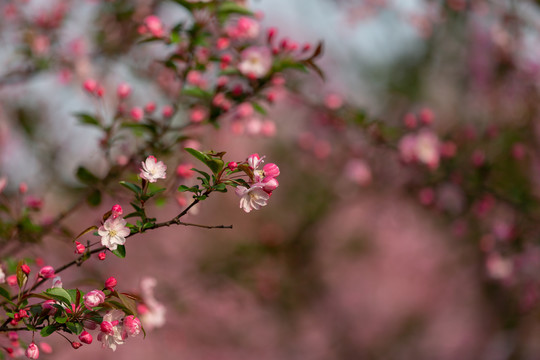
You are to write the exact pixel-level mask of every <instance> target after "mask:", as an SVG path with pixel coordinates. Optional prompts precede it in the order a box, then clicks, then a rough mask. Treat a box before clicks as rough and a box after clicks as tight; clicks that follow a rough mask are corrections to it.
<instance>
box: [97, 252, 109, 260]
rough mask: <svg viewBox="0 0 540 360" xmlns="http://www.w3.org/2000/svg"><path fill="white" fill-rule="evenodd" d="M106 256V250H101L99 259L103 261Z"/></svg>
mask: <svg viewBox="0 0 540 360" xmlns="http://www.w3.org/2000/svg"><path fill="white" fill-rule="evenodd" d="M106 257H107V254H106V253H105V252H100V253H99V254H98V259H99V260H101V261H103V260H105V258H106Z"/></svg>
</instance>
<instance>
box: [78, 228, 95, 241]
mask: <svg viewBox="0 0 540 360" xmlns="http://www.w3.org/2000/svg"><path fill="white" fill-rule="evenodd" d="M94 230H97V226H94V225H93V226H90V227H89V228H87V229H85V230H83V231H82V232H81V233H80V234H79V235H77V237H76V238H75V239H73V241H75V240H77V239H78V238H80V237H81V236H83V235H86V234H88V233H89V232H90V231H94Z"/></svg>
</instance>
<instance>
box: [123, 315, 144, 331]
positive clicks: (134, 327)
mask: <svg viewBox="0 0 540 360" xmlns="http://www.w3.org/2000/svg"><path fill="white" fill-rule="evenodd" d="M124 331H126V332H127V334H128V335H129V336H137V335H139V333H140V332H141V321H140V320H139V319H137V318H136V317H135V316H133V315H129V316H126V317H125V318H124Z"/></svg>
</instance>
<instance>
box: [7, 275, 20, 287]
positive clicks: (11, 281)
mask: <svg viewBox="0 0 540 360" xmlns="http://www.w3.org/2000/svg"><path fill="white" fill-rule="evenodd" d="M6 282H7V284H8V285H9V286H17V275H9V276H8V277H7V278H6Z"/></svg>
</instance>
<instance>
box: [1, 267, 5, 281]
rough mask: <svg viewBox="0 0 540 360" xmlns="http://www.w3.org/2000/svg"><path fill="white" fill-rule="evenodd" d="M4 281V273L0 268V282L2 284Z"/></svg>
mask: <svg viewBox="0 0 540 360" xmlns="http://www.w3.org/2000/svg"><path fill="white" fill-rule="evenodd" d="M5 282H6V273H4V270H2V268H0V284H3V283H5Z"/></svg>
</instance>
